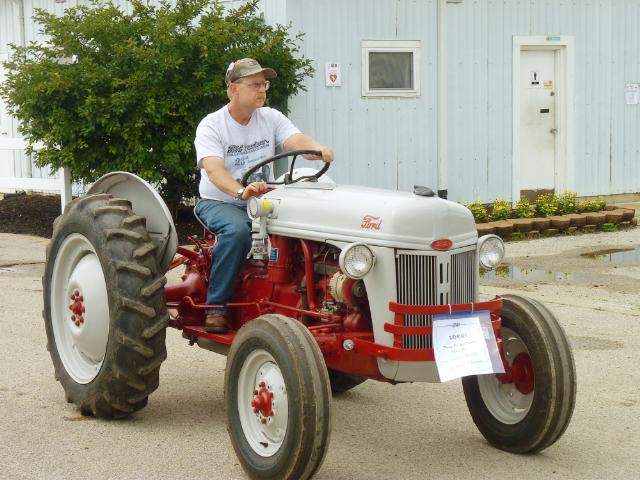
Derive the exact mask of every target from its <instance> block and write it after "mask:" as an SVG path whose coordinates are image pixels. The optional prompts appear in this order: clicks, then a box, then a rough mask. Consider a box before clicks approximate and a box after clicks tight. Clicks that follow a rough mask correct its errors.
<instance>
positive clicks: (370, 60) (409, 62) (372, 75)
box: [362, 40, 420, 97]
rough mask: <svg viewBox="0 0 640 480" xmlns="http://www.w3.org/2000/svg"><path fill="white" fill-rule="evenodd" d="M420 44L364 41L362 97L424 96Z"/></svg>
mask: <svg viewBox="0 0 640 480" xmlns="http://www.w3.org/2000/svg"><path fill="white" fill-rule="evenodd" d="M419 53H420V42H419V41H402V40H365V41H363V42H362V65H363V68H362V72H363V75H362V95H363V96H365V97H417V96H419V95H420V76H419V66H420V61H419Z"/></svg>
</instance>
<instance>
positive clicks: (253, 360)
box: [238, 349, 289, 457]
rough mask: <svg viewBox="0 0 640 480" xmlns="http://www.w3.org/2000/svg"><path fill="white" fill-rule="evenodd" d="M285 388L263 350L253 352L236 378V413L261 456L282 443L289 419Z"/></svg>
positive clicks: (274, 364)
mask: <svg viewBox="0 0 640 480" xmlns="http://www.w3.org/2000/svg"><path fill="white" fill-rule="evenodd" d="M287 402H288V398H287V388H286V385H285V382H284V377H283V375H282V372H281V371H280V368H279V367H278V365H277V364H276V362H275V360H274V358H273V356H272V355H271V354H270V353H269V352H267V351H265V350H262V349H260V350H256V351H254V352H252V353H251V354H250V355H249V356H248V357H247V359H246V360H245V363H244V365H243V366H242V369H241V371H240V375H239V378H238V413H239V416H240V423H241V425H242V430H243V432H244V435H245V438H246V439H247V442H248V443H249V445H251V448H252V449H253V450H254V451H255V452H256V453H258V454H259V455H261V456H263V457H270V456H272V455H274V454H275V453H276V452H277V451H278V450H279V449H280V447H281V446H282V442H283V441H284V437H285V434H286V433H287V423H288V411H289V407H288V403H287Z"/></svg>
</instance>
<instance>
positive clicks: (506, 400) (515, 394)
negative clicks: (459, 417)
mask: <svg viewBox="0 0 640 480" xmlns="http://www.w3.org/2000/svg"><path fill="white" fill-rule="evenodd" d="M500 331H501V335H502V345H503V349H504V356H505V358H506V359H507V362H509V365H511V364H512V363H513V361H514V360H515V358H516V357H517V356H518V355H519V354H521V353H526V354H527V355H528V354H529V350H527V347H526V345H525V344H524V342H523V341H522V338H520V336H519V335H518V334H516V333H515V332H514V331H513V330H510V329H509V328H504V327H503V328H502V329H501V330H500ZM478 387H479V388H480V395H481V396H482V400H483V401H484V404H485V406H486V407H487V409H488V410H489V412H490V413H491V415H493V416H494V417H495V418H496V419H497V420H498V421H500V422H502V423H505V424H507V425H514V424H516V423H518V422H521V421H522V420H523V419H524V418H525V417H526V416H527V414H528V413H529V410H530V409H531V404H532V403H533V395H534V393H535V390H534V391H532V392H531V393H529V394H523V393H522V392H520V391H519V390H518V388H517V387H516V385H515V383H504V384H503V383H501V382H500V381H499V380H498V379H497V378H496V376H495V375H479V376H478Z"/></svg>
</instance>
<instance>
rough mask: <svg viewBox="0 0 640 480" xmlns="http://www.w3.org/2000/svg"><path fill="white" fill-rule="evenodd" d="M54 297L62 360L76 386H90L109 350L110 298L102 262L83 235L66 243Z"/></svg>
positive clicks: (53, 283)
mask: <svg viewBox="0 0 640 480" xmlns="http://www.w3.org/2000/svg"><path fill="white" fill-rule="evenodd" d="M50 295H51V298H50V301H51V325H52V328H53V336H54V338H55V342H56V348H57V351H58V355H59V356H60V360H61V361H62V364H63V365H64V368H65V370H66V371H67V373H68V374H69V375H70V376H71V378H73V379H74V380H75V381H76V382H78V383H81V384H86V383H89V382H91V381H92V380H93V379H94V378H95V377H96V376H97V375H98V372H99V371H100V367H101V366H102V362H103V361H104V356H105V352H106V350H107V340H108V338H109V298H108V295H107V284H106V282H105V279H104V273H103V271H102V265H101V264H100V260H99V259H98V256H97V255H96V251H95V248H94V247H93V245H91V242H89V240H87V238H86V237H84V236H83V235H80V234H79V233H74V234H71V235H69V236H68V237H67V238H65V239H64V241H63V242H62V245H61V246H60V248H59V250H58V254H57V256H56V260H55V263H54V265H53V273H52V275H51V291H50ZM70 308H73V310H71V309H70Z"/></svg>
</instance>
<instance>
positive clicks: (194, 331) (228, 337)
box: [182, 326, 237, 345]
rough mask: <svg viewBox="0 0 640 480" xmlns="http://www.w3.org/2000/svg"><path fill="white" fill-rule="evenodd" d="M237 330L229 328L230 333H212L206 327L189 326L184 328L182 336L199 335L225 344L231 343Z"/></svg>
mask: <svg viewBox="0 0 640 480" xmlns="http://www.w3.org/2000/svg"><path fill="white" fill-rule="evenodd" d="M236 333H237V332H236V331H235V330H229V332H228V333H211V332H207V331H206V330H205V329H204V327H195V326H188V327H184V328H183V329H182V336H183V337H185V338H189V337H199V338H204V339H206V340H211V341H212V342H217V343H222V344H223V345H231V343H232V342H233V339H234V338H235V336H236Z"/></svg>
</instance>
